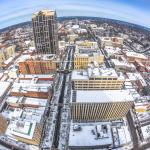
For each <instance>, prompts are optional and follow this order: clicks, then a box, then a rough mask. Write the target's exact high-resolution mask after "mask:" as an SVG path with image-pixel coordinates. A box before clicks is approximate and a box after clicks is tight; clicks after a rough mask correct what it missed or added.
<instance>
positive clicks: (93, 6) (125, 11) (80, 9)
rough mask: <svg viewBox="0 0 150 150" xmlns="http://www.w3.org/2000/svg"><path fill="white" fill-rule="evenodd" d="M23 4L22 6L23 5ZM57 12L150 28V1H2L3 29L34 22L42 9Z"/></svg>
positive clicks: (1, 16)
mask: <svg viewBox="0 0 150 150" xmlns="http://www.w3.org/2000/svg"><path fill="white" fill-rule="evenodd" d="M20 4H22V5H20ZM44 8H47V9H54V10H56V11H57V14H58V17H61V16H95V17H104V18H110V19H117V20H121V21H126V22H130V23H135V24H138V25H142V26H145V27H149V28H150V20H149V14H150V2H149V1H148V0H132V1H129V0H127V1H125V0H121V1H119V2H118V1H117V0H112V1H108V0H105V1H104V0H100V1H98V0H94V1H92V2H91V1H89V0H88V1H85V0H83V1H79V0H76V1H75V0H71V1H69V0H63V1H61V0H57V1H50V0H43V1H36V0H30V1H29V0H26V1H22V0H15V1H8V0H5V1H4V0H1V5H0V9H1V11H2V13H1V14H0V18H1V20H0V29H1V28H4V27H7V26H11V25H13V24H17V23H21V22H25V21H31V17H32V14H33V13H34V12H35V11H39V10H40V9H44Z"/></svg>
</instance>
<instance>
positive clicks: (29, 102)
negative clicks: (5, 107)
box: [6, 96, 47, 107]
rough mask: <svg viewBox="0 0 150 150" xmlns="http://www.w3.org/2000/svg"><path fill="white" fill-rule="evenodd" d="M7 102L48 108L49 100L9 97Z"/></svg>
mask: <svg viewBox="0 0 150 150" xmlns="http://www.w3.org/2000/svg"><path fill="white" fill-rule="evenodd" d="M6 102H7V103H9V104H16V103H17V104H26V105H36V106H41V107H46V104H47V100H46V99H41V98H31V97H16V96H9V97H8V98H7V99H6Z"/></svg>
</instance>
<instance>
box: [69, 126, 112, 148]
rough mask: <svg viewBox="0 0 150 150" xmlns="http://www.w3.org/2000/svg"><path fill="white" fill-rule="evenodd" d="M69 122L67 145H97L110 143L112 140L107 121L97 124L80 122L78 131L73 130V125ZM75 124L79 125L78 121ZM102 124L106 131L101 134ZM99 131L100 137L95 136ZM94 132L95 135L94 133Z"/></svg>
mask: <svg viewBox="0 0 150 150" xmlns="http://www.w3.org/2000/svg"><path fill="white" fill-rule="evenodd" d="M75 125H76V124H71V127H70V135H69V147H84V148H85V147H97V146H107V145H111V144H112V142H113V140H112V136H111V130H110V125H109V123H99V125H90V124H84V125H83V124H82V125H81V130H80V131H74V126H75ZM77 125H80V124H79V123H78V124H77ZM102 125H106V127H107V132H106V133H104V134H103V131H102V129H101V127H102ZM96 128H97V132H98V133H100V136H101V137H100V138H97V136H96ZM94 133H95V135H94Z"/></svg>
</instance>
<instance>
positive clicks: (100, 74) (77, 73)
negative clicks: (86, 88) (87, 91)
mask: <svg viewBox="0 0 150 150" xmlns="http://www.w3.org/2000/svg"><path fill="white" fill-rule="evenodd" d="M105 77H106V78H117V79H120V80H124V79H125V78H124V76H123V74H122V73H121V72H120V73H118V74H117V72H116V71H115V69H113V68H99V67H94V68H92V67H89V68H88V69H87V70H73V71H72V80H89V79H90V78H105Z"/></svg>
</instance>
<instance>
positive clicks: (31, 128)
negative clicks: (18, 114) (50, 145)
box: [7, 120, 42, 146]
mask: <svg viewBox="0 0 150 150" xmlns="http://www.w3.org/2000/svg"><path fill="white" fill-rule="evenodd" d="M7 134H8V135H9V136H10V135H11V136H14V137H15V139H16V140H18V141H21V142H24V143H26V144H31V145H37V146H39V145H40V142H41V135H42V125H41V124H39V123H37V122H36V121H19V120H15V121H13V122H11V123H10V124H9V126H8V129H7Z"/></svg>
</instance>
